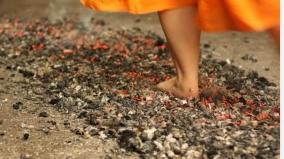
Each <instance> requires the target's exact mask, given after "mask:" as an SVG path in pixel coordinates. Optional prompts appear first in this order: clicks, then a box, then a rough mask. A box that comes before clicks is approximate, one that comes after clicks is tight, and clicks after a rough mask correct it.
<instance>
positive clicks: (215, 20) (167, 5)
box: [81, 0, 280, 31]
mask: <svg viewBox="0 0 284 159" xmlns="http://www.w3.org/2000/svg"><path fill="white" fill-rule="evenodd" d="M81 2H82V4H83V5H85V6H87V7H90V8H92V9H95V10H98V11H109V12H129V13H133V14H145V13H150V12H157V11H162V10H169V9H175V8H179V7H183V6H189V5H196V6H197V7H198V21H199V24H200V27H201V29H202V30H203V31H225V30H239V31H262V30H266V29H269V28H272V27H274V26H277V25H279V24H280V0H81Z"/></svg>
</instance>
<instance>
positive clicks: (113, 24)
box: [0, 0, 280, 159]
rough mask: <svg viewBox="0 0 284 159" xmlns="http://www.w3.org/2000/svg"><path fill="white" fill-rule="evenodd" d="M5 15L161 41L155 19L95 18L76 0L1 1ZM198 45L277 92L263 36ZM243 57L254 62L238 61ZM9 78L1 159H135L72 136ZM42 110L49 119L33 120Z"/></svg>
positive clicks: (209, 39) (3, 86)
mask: <svg viewBox="0 0 284 159" xmlns="http://www.w3.org/2000/svg"><path fill="white" fill-rule="evenodd" d="M3 15H7V16H17V17H19V18H27V19H29V18H39V17H48V18H50V19H51V20H56V19H60V18H63V17H70V16H76V17H78V20H79V21H82V22H83V23H84V24H86V25H88V21H89V20H90V19H91V18H92V17H94V18H96V19H102V20H104V21H105V22H106V26H108V27H110V28H115V29H119V28H129V27H139V28H141V29H142V30H143V31H154V32H156V33H158V34H159V35H161V36H163V33H162V30H161V27H160V25H159V21H158V18H157V15H156V14H149V15H135V16H134V15H129V14H125V13H119V14H111V13H94V12H93V11H90V10H87V9H85V8H84V7H82V6H81V5H80V3H79V0H72V1H71V0H69V1H67V0H66V1H64V0H57V1H56V0H49V1H38V0H22V1H15V0H0V16H3ZM90 27H91V26H90ZM201 43H202V44H205V43H206V44H211V45H212V46H213V48H216V50H214V51H213V58H216V59H223V60H227V59H229V60H230V61H232V63H233V64H235V65H237V66H239V67H242V68H244V69H245V70H255V71H257V72H258V73H259V74H260V75H262V76H264V77H266V78H268V79H269V80H270V81H273V82H275V83H276V84H277V85H278V86H279V81H280V80H279V78H280V73H279V70H280V67H279V65H280V64H279V63H280V62H279V54H278V53H277V49H276V48H275V46H274V44H273V41H272V40H271V39H270V37H269V35H268V34H267V33H238V32H226V33H203V34H202V41H201ZM246 55H248V56H251V57H253V58H252V59H253V60H244V59H242V57H244V56H246ZM0 62H1V61H0ZM10 76H11V74H9V72H6V71H5V69H4V68H0V154H1V155H0V158H3V159H4V158H5V159H6V158H19V157H20V158H29V156H31V157H32V158H80V159H81V158H137V156H136V155H135V154H127V153H125V154H120V153H118V154H116V156H115V157H114V156H108V155H107V154H110V152H111V154H115V152H116V149H118V146H117V144H116V143H115V142H114V141H104V140H102V139H92V140H86V139H83V138H81V137H79V136H76V135H74V133H71V132H70V131H69V130H70V129H67V128H66V127H64V124H63V123H62V122H63V119H65V117H63V116H62V113H60V112H58V111H55V110H53V109H51V108H49V107H42V106H41V107H38V106H37V105H41V104H43V103H42V102H41V101H37V100H32V99H27V98H24V97H27V94H28V92H25V91H24V90H25V89H24V88H23V87H22V86H23V85H21V83H23V82H24V79H22V78H21V77H20V76H19V75H18V74H17V73H15V76H14V77H11V78H10ZM6 77H9V78H6ZM15 101H17V102H21V101H22V102H24V103H29V105H25V107H26V108H25V110H23V111H21V110H19V111H15V110H14V109H13V108H12V107H11V105H13V103H14V102H15ZM43 110H44V111H47V112H48V114H50V116H49V117H48V118H40V120H34V118H38V114H37V113H39V112H41V111H43ZM70 121H72V122H71V123H72V124H74V125H70V126H71V127H72V126H74V127H76V124H80V123H81V122H82V121H79V119H76V118H75V117H74V118H71V119H70ZM46 127H48V128H49V129H48V130H49V131H48V132H47V131H45V128H46ZM5 132H9V133H8V134H6V133H5ZM25 133H27V134H29V136H28V138H29V140H27V141H24V142H23V141H22V140H24V139H23V136H24V134H25ZM46 133H48V134H49V135H46ZM66 145H68V146H66ZM71 156H72V157H71Z"/></svg>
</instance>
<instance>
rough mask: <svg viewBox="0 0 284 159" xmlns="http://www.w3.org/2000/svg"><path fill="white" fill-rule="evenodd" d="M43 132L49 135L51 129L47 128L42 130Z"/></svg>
mask: <svg viewBox="0 0 284 159" xmlns="http://www.w3.org/2000/svg"><path fill="white" fill-rule="evenodd" d="M42 132H43V133H45V134H46V135H48V134H49V129H48V128H46V127H45V128H43V129H42Z"/></svg>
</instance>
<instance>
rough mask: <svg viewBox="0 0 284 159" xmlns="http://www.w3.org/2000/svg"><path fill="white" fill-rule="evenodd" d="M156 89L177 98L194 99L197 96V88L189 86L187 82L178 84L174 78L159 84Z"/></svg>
mask: <svg viewBox="0 0 284 159" xmlns="http://www.w3.org/2000/svg"><path fill="white" fill-rule="evenodd" d="M156 87H157V89H158V90H161V91H164V92H167V93H170V94H172V95H174V96H176V97H178V98H188V97H192V98H196V97H198V96H199V92H198V86H197V87H196V86H191V85H190V83H187V82H184V83H180V82H178V81H177V79H176V78H175V77H174V78H171V79H169V80H167V81H164V82H161V83H159V84H158V85H157V86H156Z"/></svg>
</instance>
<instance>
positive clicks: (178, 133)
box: [172, 128, 182, 139]
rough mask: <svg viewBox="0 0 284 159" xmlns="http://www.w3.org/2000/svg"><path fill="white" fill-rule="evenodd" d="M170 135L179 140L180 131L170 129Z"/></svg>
mask: <svg viewBox="0 0 284 159" xmlns="http://www.w3.org/2000/svg"><path fill="white" fill-rule="evenodd" d="M172 134H173V137H174V138H176V139H179V138H181V137H182V134H181V132H180V130H179V129H177V128H173V129H172Z"/></svg>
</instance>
